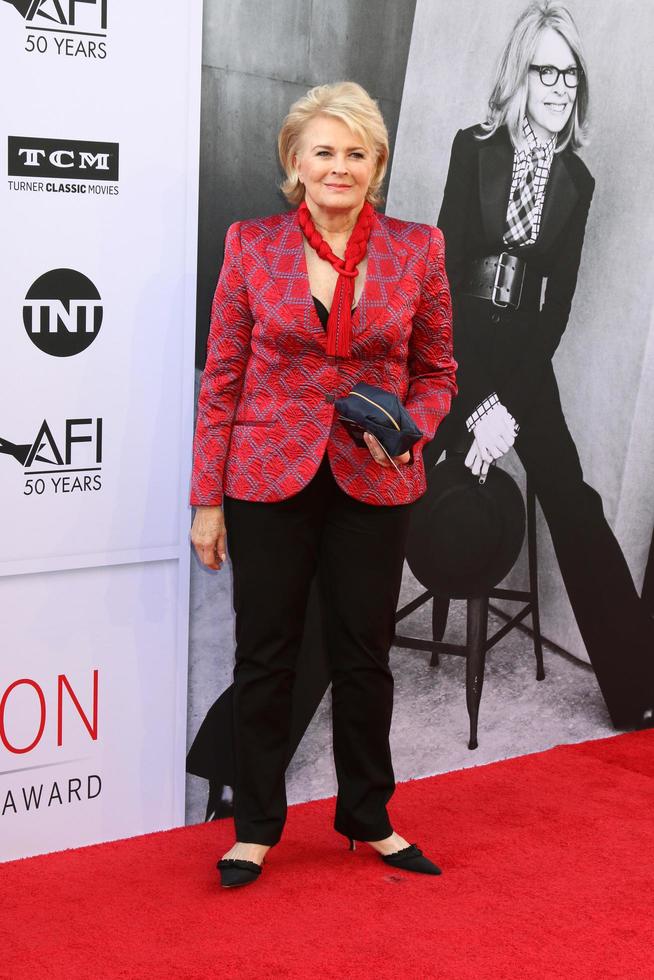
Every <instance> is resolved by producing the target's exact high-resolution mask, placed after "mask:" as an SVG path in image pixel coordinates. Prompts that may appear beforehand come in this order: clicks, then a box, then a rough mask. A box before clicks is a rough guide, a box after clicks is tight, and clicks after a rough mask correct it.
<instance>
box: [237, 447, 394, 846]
mask: <svg viewBox="0 0 654 980" xmlns="http://www.w3.org/2000/svg"><path fill="white" fill-rule="evenodd" d="M410 510H411V506H410V505H400V506H396V507H381V506H375V505H371V504H364V503H361V502H359V501H357V500H354V499H353V498H351V497H349V496H348V495H347V494H345V493H344V492H343V491H342V490H340V488H339V487H338V485H337V484H336V482H335V480H334V478H333V476H332V473H331V469H330V467H329V462H328V460H327V458H326V457H325V458H324V459H323V461H322V463H321V465H320V468H319V470H318V473H317V474H316V476H315V477H314V479H313V480H312V481H311V482H310V483H309V484H308V486H306V487H305V488H304V489H303V490H301V491H300V493H298V494H296V495H295V496H293V497H290V498H288V499H286V500H282V501H279V502H277V503H259V502H252V501H244V500H236V499H234V498H226V499H225V518H226V523H227V536H228V548H229V554H230V558H231V561H232V570H233V581H234V611H235V614H236V665H235V668H234V749H235V768H236V771H235V786H234V818H235V825H236V838H237V840H240V841H246V842H252V843H258V844H270V845H272V844H275V843H277V841H278V840H279V839H280V836H281V833H282V829H283V826H284V821H285V817H286V788H285V769H286V764H287V755H288V743H289V736H290V721H291V697H292V690H293V683H294V677H295V668H296V662H297V657H298V652H299V648H300V643H301V640H302V631H303V624H304V617H305V612H306V607H307V598H308V594H309V588H310V585H311V581H312V578H313V576H314V574H316V573H317V579H318V588H319V593H320V599H321V607H322V620H323V630H324V637H325V644H326V648H327V655H328V658H329V663H330V667H331V680H332V715H333V737H334V761H335V765H336V775H337V779H338V796H337V801H336V815H335V823H334V825H335V827H336V830H338V831H339V832H340V833H342V834H346V835H348V836H351V837H355V838H357V839H360V840H381V839H383V838H384V837H388V836H389V834H391V833H392V827H391V824H390V821H389V818H388V814H387V812H386V804H387V803H388V801H389V799H390V798H391V795H392V793H393V790H394V788H395V780H394V775H393V767H392V763H391V755H390V748H389V741H388V738H389V731H390V724H391V715H392V709H393V677H392V674H391V671H390V668H389V665H388V657H389V650H390V646H391V642H392V639H393V634H394V630H395V608H396V606H397V600H398V596H399V591H400V584H401V580H402V566H403V560H404V550H405V543H406V535H407V531H408V525H409V516H410Z"/></svg>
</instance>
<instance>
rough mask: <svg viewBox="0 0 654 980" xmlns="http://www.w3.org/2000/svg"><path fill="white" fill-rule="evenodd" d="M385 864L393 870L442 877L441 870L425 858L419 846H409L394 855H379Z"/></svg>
mask: <svg viewBox="0 0 654 980" xmlns="http://www.w3.org/2000/svg"><path fill="white" fill-rule="evenodd" d="M379 856H380V858H381V859H382V861H384V863H385V864H390V866H391V867H392V868H399V869H400V870H401V871H416V872H417V873H418V874H421V875H440V874H442V873H443V872H442V871H441V869H440V868H439V867H438V866H437V865H436V864H434V862H433V861H430V860H429V858H427V857H425V855H424V854H423V853H422V851H421V850H420V848H419V847H418V845H417V844H409V846H408V847H403V848H402V850H401V851H395V853H394V854H380V855H379Z"/></svg>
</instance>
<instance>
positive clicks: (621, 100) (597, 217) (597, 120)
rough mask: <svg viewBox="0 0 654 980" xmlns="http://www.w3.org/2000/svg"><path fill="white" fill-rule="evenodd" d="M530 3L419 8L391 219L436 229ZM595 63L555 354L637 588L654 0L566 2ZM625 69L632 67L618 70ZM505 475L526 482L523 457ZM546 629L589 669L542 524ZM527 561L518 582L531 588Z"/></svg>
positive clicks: (648, 384) (645, 508) (650, 458)
mask: <svg viewBox="0 0 654 980" xmlns="http://www.w3.org/2000/svg"><path fill="white" fill-rule="evenodd" d="M526 5H527V0H484V2H483V3H482V2H481V0H458V2H457V3H450V2H446V0H418V3H417V6H416V14H415V20H414V26H413V34H412V38H411V49H410V53H409V62H408V66H407V74H406V79H405V84H404V94H403V98H402V108H401V110H400V120H399V124H398V134H397V142H396V147H395V157H394V163H393V173H392V178H391V183H390V189H389V195H388V207H387V211H388V213H389V214H393V215H396V216H397V217H400V218H408V219H414V220H418V221H426V222H428V223H430V224H435V223H436V220H437V217H438V213H439V210H440V205H441V201H442V198H443V188H444V185H445V177H446V174H447V167H448V161H449V155H450V148H451V145H452V140H453V138H454V135H455V134H456V132H457V130H458V129H462V128H464V127H467V126H471V125H473V124H474V123H477V122H480V121H481V120H482V119H483V118H485V113H486V108H487V102H488V96H489V94H490V90H491V86H492V79H493V73H494V70H495V64H496V59H497V58H498V57H499V54H500V52H501V49H502V46H503V44H504V42H505V39H506V37H507V36H508V33H509V31H510V29H511V26H512V25H513V23H514V22H515V20H516V18H517V16H518V14H519V13H520V12H521V11H522V10H524V8H525V6H526ZM568 7H569V8H570V10H571V11H572V13H573V16H574V17H575V19H576V21H577V24H578V26H579V30H580V33H581V36H582V39H583V42H584V47H585V50H586V56H587V61H588V66H589V88H590V98H591V124H592V126H591V142H590V145H589V146H588V147H587V148H585V149H584V151H583V153H582V156H583V159H584V161H585V162H586V164H587V166H588V168H589V169H590V172H591V173H592V174H593V176H594V177H595V180H596V188H595V194H594V197H593V202H592V206H591V209H590V214H589V219H588V226H587V230H586V240H585V243H584V251H583V255H582V260H581V267H580V272H579V280H578V283H577V290H576V294H575V298H574V302H573V306H572V312H571V316H570V321H569V324H568V327H567V330H566V332H565V334H564V336H563V340H562V342H561V344H560V347H559V349H558V350H557V353H556V354H555V358H554V366H555V369H556V374H557V377H558V380H559V388H560V391H561V398H562V402H563V407H564V411H565V415H566V418H567V420H568V424H569V426H570V430H571V432H572V433H573V435H574V437H575V441H576V444H577V447H578V449H579V455H580V458H581V462H582V465H583V467H584V474H585V477H586V480H587V482H588V483H590V484H591V485H592V486H594V487H596V488H597V490H599V492H600V493H601V494H602V498H603V501H604V509H605V513H606V516H607V518H608V520H609V522H610V523H611V525H612V527H613V529H614V531H615V533H616V535H617V537H618V540H619V541H620V544H621V545H622V547H623V550H624V553H625V556H626V558H627V561H628V562H629V565H630V568H631V571H632V574H633V576H634V579H635V581H636V584H637V586H638V587H640V586H641V584H642V580H643V575H644V571H645V565H646V562H647V554H648V549H649V544H650V540H651V537H652V526H653V525H654V482H653V481H652V475H653V473H654V426H652V422H651V419H652V406H653V405H654V328H653V325H652V314H653V311H654V275H653V274H652V264H653V261H654V259H653V257H652V256H653V251H652V243H653V242H654V211H653V210H652V208H651V206H650V197H651V195H650V190H649V184H650V179H651V178H650V171H651V159H652V152H653V151H654V137H653V135H652V132H651V127H648V126H647V125H643V122H642V120H643V113H645V114H646V113H647V107H649V106H650V105H651V103H652V98H653V97H654V76H653V75H652V72H651V68H650V60H651V59H650V58H649V48H648V39H649V38H651V37H652V34H653V32H654V5H652V4H651V3H650V2H648V0H625V2H623V3H620V4H617V3H616V2H615V0H569V2H568ZM616 66H622V68H623V69H624V70H618V68H617V67H616ZM504 465H505V466H506V467H507V468H508V469H509V470H510V471H511V472H513V473H514V474H515V475H516V476H517V477H518V478H519V479H521V478H522V468H521V466H520V463H519V462H518V460H517V458H516V457H515V454H514V453H511V454H509V456H507V457H506V461H505V463H504ZM538 542H539V553H540V554H539V566H540V586H541V588H540V592H541V625H542V628H543V632H544V634H545V635H546V636H547V637H548V639H550V640H552V641H554V642H555V643H557V644H558V645H560V646H562V647H563V648H564V649H566V650H568V651H569V652H571V653H573V654H575V655H576V656H579V657H580V658H582V659H587V656H586V652H585V649H584V645H583V642H582V640H581V636H580V634H579V631H578V629H577V625H576V623H575V620H574V617H573V614H572V610H571V608H570V605H569V603H568V599H567V596H566V594H565V590H564V587H563V583H562V581H561V576H560V573H559V570H558V565H557V562H556V558H555V556H554V552H553V549H552V546H551V542H550V540H549V535H548V532H547V528H546V526H545V524H544V521H542V520H541V523H540V526H539V534H538ZM524 565H525V563H524V560H523V561H522V562H521V563H520V564H519V565H518V567H517V568H516V569H515V571H514V573H513V574H512V576H511V578H510V580H509V582H510V584H511V585H513V586H514V587H518V586H519V585H520V584H522V585H524V583H525V581H526V569H525V567H524Z"/></svg>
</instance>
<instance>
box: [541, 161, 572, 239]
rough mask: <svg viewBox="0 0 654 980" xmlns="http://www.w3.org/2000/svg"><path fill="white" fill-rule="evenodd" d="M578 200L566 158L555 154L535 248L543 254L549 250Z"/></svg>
mask: <svg viewBox="0 0 654 980" xmlns="http://www.w3.org/2000/svg"><path fill="white" fill-rule="evenodd" d="M578 198H579V194H578V192H577V188H576V187H575V183H574V181H573V179H572V177H571V176H570V171H569V169H568V164H567V161H566V159H565V156H564V155H563V154H562V153H558V154H557V153H555V154H554V159H553V160H552V169H551V170H550V176H549V180H548V181H547V187H546V188H545V201H544V203H543V213H542V215H541V219H540V231H539V233H538V238H537V239H536V241H535V242H534V245H533V246H532V247H533V248H537V249H538V250H539V251H543V252H544V251H545V250H546V249H547V248H549V246H550V245H551V244H552V243H553V242H554V240H555V239H556V236H557V235H558V234H559V232H560V231H561V229H562V228H563V226H564V225H565V223H566V222H567V220H568V218H569V217H570V214H571V212H572V209H573V208H574V206H575V204H576V203H577V200H578Z"/></svg>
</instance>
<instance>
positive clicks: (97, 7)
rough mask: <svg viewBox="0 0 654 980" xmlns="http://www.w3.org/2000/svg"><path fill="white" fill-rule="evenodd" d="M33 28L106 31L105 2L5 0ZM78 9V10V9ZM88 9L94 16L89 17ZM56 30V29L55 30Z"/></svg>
mask: <svg viewBox="0 0 654 980" xmlns="http://www.w3.org/2000/svg"><path fill="white" fill-rule="evenodd" d="M6 2H7V3H10V4H11V6H12V7H15V8H16V10H17V11H18V13H19V14H20V15H21V16H22V17H24V18H25V20H26V21H27V22H28V23H30V24H33V26H34V27H37V28H38V27H43V28H46V27H48V26H49V27H51V28H52V25H53V24H54V25H59V26H60V27H63V28H66V27H76V26H80V21H81V26H83V27H86V28H90V27H91V26H93V27H94V28H95V30H98V29H100V30H102V31H106V29H107V0H6ZM78 8H79V9H78ZM89 8H93V11H94V16H93V18H92V20H91V19H90V17H89ZM55 29H56V28H55Z"/></svg>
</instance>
